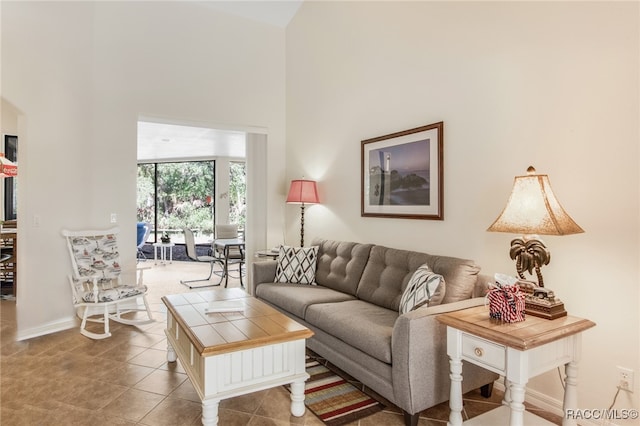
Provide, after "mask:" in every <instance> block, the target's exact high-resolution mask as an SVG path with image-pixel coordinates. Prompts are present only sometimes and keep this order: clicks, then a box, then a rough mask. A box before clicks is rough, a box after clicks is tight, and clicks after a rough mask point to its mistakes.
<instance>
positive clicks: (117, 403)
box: [101, 389, 165, 422]
mask: <svg viewBox="0 0 640 426" xmlns="http://www.w3.org/2000/svg"><path fill="white" fill-rule="evenodd" d="M164 398H165V397H164V396H163V395H158V394H157V393H152V392H145V391H141V390H137V389H129V390H128V391H126V392H124V393H123V394H122V395H120V396H119V397H118V398H116V399H114V400H113V401H111V402H110V403H109V404H107V405H106V406H105V407H104V408H103V409H102V410H101V411H102V412H103V413H105V414H106V415H110V416H115V417H122V418H124V419H127V420H130V421H134V422H138V421H140V420H142V418H143V417H144V416H146V415H147V414H149V413H150V412H151V410H153V409H154V408H155V407H156V406H157V405H158V404H160V403H161V402H162V401H163V400H164Z"/></svg>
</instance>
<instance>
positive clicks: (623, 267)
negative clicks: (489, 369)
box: [283, 2, 640, 423]
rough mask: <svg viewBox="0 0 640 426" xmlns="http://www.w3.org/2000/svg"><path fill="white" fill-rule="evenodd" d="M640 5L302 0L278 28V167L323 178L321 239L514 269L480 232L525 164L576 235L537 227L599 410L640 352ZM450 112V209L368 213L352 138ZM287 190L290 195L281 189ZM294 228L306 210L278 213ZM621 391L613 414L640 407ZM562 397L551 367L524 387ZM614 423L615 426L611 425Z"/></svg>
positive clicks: (308, 227) (316, 224)
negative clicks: (426, 214) (283, 40)
mask: <svg viewBox="0 0 640 426" xmlns="http://www.w3.org/2000/svg"><path fill="white" fill-rule="evenodd" d="M638 18H639V12H638V4H637V3H606V2H602V3H586V2H568V3H557V2H540V3H522V2H492V3H484V2H471V3H461V2H448V3H445V2H406V3H404V2H305V3H304V4H303V5H302V7H301V9H300V10H299V12H298V14H297V15H296V17H295V18H294V20H293V21H292V23H291V24H290V25H289V26H288V27H287V53H286V55H287V174H288V179H294V178H299V177H300V176H301V175H305V176H306V177H307V178H313V179H317V180H318V181H319V184H318V185H319V191H320V196H321V200H322V205H317V206H312V207H310V208H309V209H307V210H306V212H305V213H306V214H305V234H306V239H308V241H311V239H312V238H313V237H315V236H322V237H325V238H333V239H339V240H355V241H361V242H372V243H378V244H383V245H386V246H390V247H397V248H406V249H414V250H420V251H427V252H431V253H434V254H448V255H454V256H460V257H467V258H472V259H475V260H476V261H477V262H478V263H479V264H480V265H482V267H483V271H484V272H485V273H489V274H493V273H494V272H506V273H510V274H515V271H514V269H515V266H514V264H513V262H512V261H511V260H510V259H509V255H508V247H509V242H510V240H511V239H512V238H514V237H515V236H514V235H510V234H498V233H488V232H486V229H487V227H488V226H489V225H490V224H491V223H492V221H493V220H494V219H495V218H496V217H497V216H498V214H499V213H500V211H501V210H502V208H503V207H504V205H505V203H506V201H507V197H508V195H509V192H510V190H511V185H512V182H513V177H514V176H515V175H520V174H524V173H525V171H526V169H527V167H528V166H529V165H530V164H531V165H534V166H535V167H536V168H537V170H538V171H539V172H542V173H546V174H548V175H549V176H550V179H551V183H552V185H553V187H554V190H555V192H556V195H557V196H558V197H559V199H560V201H561V202H562V203H563V206H564V207H565V209H566V210H567V211H568V212H569V214H570V215H572V217H573V218H574V219H575V220H576V222H577V223H578V224H579V225H580V226H581V227H583V228H584V229H585V231H586V233H584V234H579V235H571V236H565V237H547V238H545V241H546V243H547V245H548V246H549V249H550V251H551V252H552V255H553V258H552V262H551V263H550V265H548V266H546V267H545V268H544V269H543V273H544V275H545V283H546V285H547V286H548V287H549V288H552V289H553V290H555V292H556V294H557V295H558V296H559V297H560V298H561V299H562V300H563V301H564V302H565V305H566V308H567V310H568V311H569V314H570V315H575V316H581V317H587V318H589V319H591V320H593V321H595V322H596V323H597V327H595V328H593V329H591V330H589V331H587V332H586V333H584V340H583V362H582V366H581V377H580V384H579V389H580V395H579V399H580V406H581V407H583V408H603V409H605V408H607V407H609V405H610V404H611V402H612V400H613V396H614V394H615V391H616V387H615V386H616V385H617V379H616V366H617V365H621V366H625V367H629V368H632V369H634V370H635V371H636V376H637V375H638V374H640V363H639V354H640V351H639V342H638V338H639V335H640V331H639V322H640V321H639V318H638V310H639V309H638V308H639V297H640V296H639V290H638V284H639V269H638V259H639V256H640V253H639V249H638V236H639V233H640V229H639V210H638V203H639V174H638V173H639V167H638V165H639V152H638V145H639V143H638V142H639V134H638V133H639V124H640V123H639V119H638V115H639V106H638V95H639V83H638V82H639V72H640V69H639V65H638V57H639V24H638V22H639V19H638ZM441 120H442V121H444V185H445V191H444V198H445V206H444V217H445V220H444V221H421V220H405V219H383V218H362V217H361V216H360V141H361V140H363V139H367V138H372V137H376V136H381V135H385V134H389V133H392V132H396V131H401V130H406V129H410V128H413V127H418V126H421V125H425V124H429V123H435V122H437V121H441ZM283 190H284V189H283ZM286 212H287V218H288V220H287V224H288V225H287V240H288V241H296V239H297V236H298V233H299V229H298V226H299V225H298V215H299V209H296V208H295V207H294V206H290V207H287V210H286ZM639 384H640V380H637V379H636V383H635V387H636V389H635V393H634V394H633V395H629V394H626V393H625V394H621V395H619V396H618V400H617V403H616V407H617V408H636V409H637V408H638V407H639V404H638V395H640V387H639ZM530 388H531V389H532V390H535V391H538V392H541V393H542V394H544V395H543V398H545V397H548V398H550V400H551V401H552V402H557V401H558V400H561V395H562V388H561V386H560V383H559V380H558V377H557V373H556V372H550V373H547V374H545V375H543V376H542V377H539V378H536V379H534V380H533V381H532V382H530ZM621 423H623V422H621Z"/></svg>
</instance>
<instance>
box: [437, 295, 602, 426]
mask: <svg viewBox="0 0 640 426" xmlns="http://www.w3.org/2000/svg"><path fill="white" fill-rule="evenodd" d="M438 321H440V322H441V323H443V324H446V326H447V354H448V355H449V358H450V366H451V375H450V377H451V396H450V398H449V408H450V409H451V413H450V415H449V422H448V423H447V425H452V426H459V425H461V424H462V361H463V360H464V361H467V362H471V363H472V364H475V365H478V366H480V367H483V368H486V369H487V370H491V371H493V372H495V373H498V374H500V375H503V376H504V378H505V394H504V400H503V401H502V404H503V405H502V406H501V407H499V408H496V409H494V410H491V411H489V412H487V413H485V414H482V415H480V416H478V417H474V418H473V419H471V420H468V421H466V422H465V423H464V424H465V425H489V424H490V425H502V424H508V425H510V426H523V425H533V424H535V425H547V424H549V425H552V423H549V422H546V420H544V419H542V418H540V417H538V416H535V415H534V414H532V413H530V412H527V411H525V407H524V395H525V386H526V384H527V382H528V381H529V378H530V377H534V376H537V375H538V374H541V373H544V372H545V371H549V370H552V369H554V368H556V367H559V366H562V365H564V368H565V374H566V379H565V382H566V387H565V391H564V401H563V407H562V408H563V410H564V412H565V416H564V419H563V420H562V424H563V426H570V425H571V426H573V425H575V424H576V421H575V419H571V418H569V417H568V416H567V415H566V414H567V410H568V409H575V408H577V405H578V396H577V384H578V361H579V360H580V350H581V349H580V344H581V338H582V332H583V331H585V330H587V329H589V328H591V327H593V326H595V323H593V322H591V321H589V320H586V319H582V318H577V317H572V316H565V317H561V318H558V319H555V320H547V319H543V318H538V317H534V316H527V318H526V320H525V321H521V322H517V323H512V324H508V323H504V322H501V321H498V320H493V319H490V318H489V308H488V307H487V306H478V307H475V308H470V309H464V310H461V311H455V312H449V313H446V314H442V315H440V316H438Z"/></svg>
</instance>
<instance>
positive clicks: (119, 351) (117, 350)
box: [99, 342, 148, 361]
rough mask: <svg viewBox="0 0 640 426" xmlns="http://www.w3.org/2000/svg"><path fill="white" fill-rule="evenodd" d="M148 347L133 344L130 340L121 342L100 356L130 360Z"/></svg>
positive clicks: (117, 359)
mask: <svg viewBox="0 0 640 426" xmlns="http://www.w3.org/2000/svg"><path fill="white" fill-rule="evenodd" d="M147 349H148V348H143V347H141V346H135V345H132V344H131V343H129V342H125V343H121V344H119V345H117V346H115V347H112V348H111V349H109V350H107V351H106V352H103V353H102V354H100V355H99V357H100V358H106V359H112V360H114V361H128V360H130V359H131V358H133V357H135V356H137V355H140V354H141V353H142V352H144V351H145V350H147Z"/></svg>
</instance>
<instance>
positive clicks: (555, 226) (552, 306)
mask: <svg viewBox="0 0 640 426" xmlns="http://www.w3.org/2000/svg"><path fill="white" fill-rule="evenodd" d="M487 230H488V231H491V232H509V233H517V234H523V237H521V238H516V239H514V240H512V241H511V249H510V250H509V255H510V256H511V259H513V260H515V261H516V271H517V273H518V277H519V278H520V279H521V281H519V285H520V287H521V289H522V290H523V292H524V293H525V296H526V301H525V312H526V313H527V314H530V315H534V316H538V317H542V318H547V319H555V318H559V317H562V316H565V315H567V311H565V309H564V304H563V303H562V302H561V301H560V300H559V299H557V298H556V297H555V294H554V293H553V292H552V291H550V290H549V289H546V288H545V287H544V282H543V278H542V272H541V271H540V268H541V267H542V266H544V265H547V264H548V263H549V261H550V260H551V253H550V252H549V250H548V249H547V247H546V246H545V245H544V243H543V242H542V240H541V239H540V238H539V237H538V235H539V234H541V235H569V234H578V233H581V232H584V231H583V230H582V228H580V226H578V225H577V224H576V223H575V222H574V221H573V219H571V217H570V216H569V215H568V214H567V212H565V211H564V209H563V208H562V206H561V205H560V203H559V202H558V200H557V198H556V196H555V195H554V193H553V191H552V190H551V184H550V182H549V177H548V176H547V175H541V174H537V173H536V169H534V168H533V167H532V166H530V167H529V168H528V169H527V175H526V176H516V177H515V179H514V183H513V189H512V190H511V196H510V197H509V200H508V201H507V205H506V207H505V208H504V210H503V211H502V213H501V214H500V216H499V217H498V218H497V219H496V220H495V222H493V224H492V225H491V226H490V227H489V229H487ZM525 271H527V272H528V273H529V274H531V275H533V272H535V275H536V277H537V279H538V282H537V283H535V282H533V281H528V280H525V276H524V272H525Z"/></svg>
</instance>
